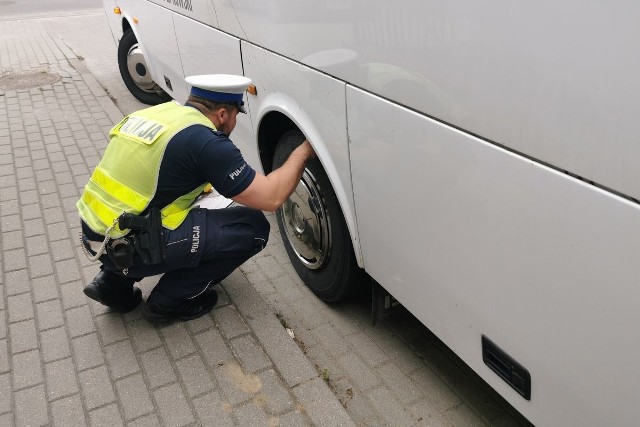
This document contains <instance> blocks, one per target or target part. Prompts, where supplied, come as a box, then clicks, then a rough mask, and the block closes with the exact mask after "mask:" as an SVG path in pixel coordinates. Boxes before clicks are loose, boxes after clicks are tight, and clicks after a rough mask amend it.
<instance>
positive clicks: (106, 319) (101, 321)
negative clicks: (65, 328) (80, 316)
mask: <svg viewBox="0 0 640 427" xmlns="http://www.w3.org/2000/svg"><path fill="white" fill-rule="evenodd" d="M76 291H79V290H76ZM94 322H95V324H96V327H97V328H98V334H99V335H100V339H101V340H102V344H103V345H109V344H113V343H114V342H118V341H122V340H125V339H127V338H129V335H128V334H127V330H126V329H125V326H124V322H123V321H122V317H121V316H120V315H118V314H116V313H108V314H104V315H102V316H98V317H96V318H94Z"/></svg>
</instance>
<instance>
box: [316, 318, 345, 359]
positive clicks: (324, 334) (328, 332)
mask: <svg viewBox="0 0 640 427" xmlns="http://www.w3.org/2000/svg"><path fill="white" fill-rule="evenodd" d="M312 331H313V333H314V334H315V336H317V337H318V341H319V342H320V344H321V345H322V346H323V347H324V349H325V350H326V351H327V352H328V353H329V354H330V355H332V356H334V357H338V356H340V355H342V354H345V353H347V352H349V351H350V346H349V343H348V342H347V341H346V340H345V339H344V338H343V337H342V334H340V333H339V332H338V330H337V329H336V328H334V327H333V325H331V324H329V323H323V324H321V325H318V326H316V327H315V328H313V329H312Z"/></svg>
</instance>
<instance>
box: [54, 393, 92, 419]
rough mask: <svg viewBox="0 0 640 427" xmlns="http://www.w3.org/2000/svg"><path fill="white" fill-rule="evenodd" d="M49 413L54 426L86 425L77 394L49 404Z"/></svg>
mask: <svg viewBox="0 0 640 427" xmlns="http://www.w3.org/2000/svg"><path fill="white" fill-rule="evenodd" d="M51 413H52V416H53V424H54V425H55V426H60V427H67V426H69V427H71V426H74V427H75V426H77V427H82V426H86V425H87V420H86V418H85V415H84V411H83V409H82V401H81V400H80V396H79V395H77V394H76V395H74V396H70V397H66V398H64V399H60V400H56V401H55V402H51Z"/></svg>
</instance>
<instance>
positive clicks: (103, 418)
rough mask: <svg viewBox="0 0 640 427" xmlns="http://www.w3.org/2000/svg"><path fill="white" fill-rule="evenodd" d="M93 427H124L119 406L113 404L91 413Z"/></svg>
mask: <svg viewBox="0 0 640 427" xmlns="http://www.w3.org/2000/svg"><path fill="white" fill-rule="evenodd" d="M89 419H90V420H91V426H92V427H116V426H124V423H123V421H122V416H121V415H120V410H118V405H116V404H111V405H108V406H105V407H103V408H99V409H95V410H93V411H91V412H90V413H89Z"/></svg>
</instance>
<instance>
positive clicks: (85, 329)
mask: <svg viewBox="0 0 640 427" xmlns="http://www.w3.org/2000/svg"><path fill="white" fill-rule="evenodd" d="M65 315H66V317H67V326H68V328H69V334H70V335H71V337H72V338H73V337H77V336H80V335H85V334H88V333H91V332H94V331H95V325H94V324H93V318H92V317H91V311H90V310H89V306H88V305H83V306H80V307H76V308H70V309H69V310H66V311H65Z"/></svg>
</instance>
